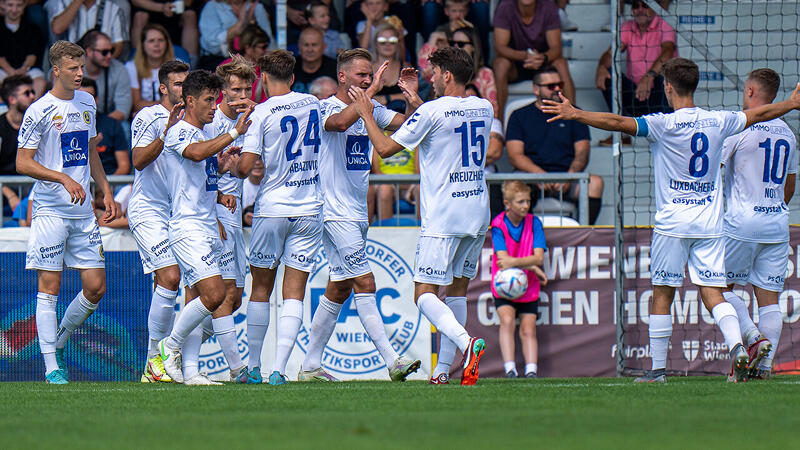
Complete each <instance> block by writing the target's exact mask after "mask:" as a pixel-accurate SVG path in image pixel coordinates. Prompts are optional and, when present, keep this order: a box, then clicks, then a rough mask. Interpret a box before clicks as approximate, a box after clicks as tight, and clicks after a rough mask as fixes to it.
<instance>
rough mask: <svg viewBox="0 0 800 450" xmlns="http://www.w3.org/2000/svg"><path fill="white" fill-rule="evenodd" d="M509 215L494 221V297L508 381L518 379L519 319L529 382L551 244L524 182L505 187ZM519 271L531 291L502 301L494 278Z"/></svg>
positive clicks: (534, 366)
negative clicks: (516, 343) (506, 271)
mask: <svg viewBox="0 0 800 450" xmlns="http://www.w3.org/2000/svg"><path fill="white" fill-rule="evenodd" d="M502 189H503V205H504V206H505V211H503V212H501V213H500V214H499V215H497V216H496V217H495V218H494V219H493V220H492V247H494V254H493V255H492V283H491V286H492V294H493V296H494V306H495V308H496V309H497V315H498V316H500V330H499V334H500V336H499V338H500V339H499V340H500V353H501V355H502V356H503V369H504V370H505V372H506V378H517V376H518V375H517V364H516V362H515V359H516V358H515V354H516V353H515V352H514V331H515V328H516V325H517V323H516V322H517V318H519V336H520V340H521V341H522V355H523V357H524V358H525V378H536V373H537V369H538V367H537V362H538V359H539V357H538V356H539V355H538V353H539V344H538V342H537V341H536V319H537V318H538V317H539V290H540V289H541V286H544V285H545V284H547V276H546V275H545V273H544V271H543V270H542V268H541V266H542V263H543V261H544V252H546V251H547V242H546V241H545V237H544V227H542V221H541V220H539V218H538V217H534V216H533V215H532V214H530V210H531V188H530V187H528V185H526V184H525V183H523V182H521V181H506V182H504V183H503V188H502ZM512 267H516V268H519V269H522V270H524V271H525V273H526V275H527V276H528V290H527V291H526V292H525V294H523V295H522V297H520V298H516V299H507V298H503V297H501V296H500V295H499V294H498V293H497V291H495V289H494V277H495V275H497V272H498V271H500V270H503V269H509V268H512Z"/></svg>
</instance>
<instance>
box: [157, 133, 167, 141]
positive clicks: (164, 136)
mask: <svg viewBox="0 0 800 450" xmlns="http://www.w3.org/2000/svg"><path fill="white" fill-rule="evenodd" d="M158 138H159V139H161V142H166V139H167V132H166V131H165V132H163V133H161V136H159V137H158Z"/></svg>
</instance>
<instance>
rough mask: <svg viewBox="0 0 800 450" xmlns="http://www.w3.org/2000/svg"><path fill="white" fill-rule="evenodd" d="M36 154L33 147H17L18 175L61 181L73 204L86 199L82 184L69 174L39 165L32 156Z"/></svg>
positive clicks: (55, 181)
mask: <svg viewBox="0 0 800 450" xmlns="http://www.w3.org/2000/svg"><path fill="white" fill-rule="evenodd" d="M34 156H36V149H35V148H20V149H17V160H16V164H17V173H19V174H20V175H27V176H29V177H31V178H35V179H37V180H43V181H52V182H54V183H61V184H62V185H63V186H64V189H66V190H67V192H69V196H70V201H71V202H72V203H73V204H80V205H82V204H83V201H84V200H86V192H85V191H84V190H83V186H81V185H80V183H78V182H77V181H75V180H73V179H72V178H70V176H69V175H67V174H64V173H61V172H56V171H55V170H50V169H48V168H47V167H45V166H43V165H41V164H40V163H38V162H37V161H36V160H34V159H33V157H34Z"/></svg>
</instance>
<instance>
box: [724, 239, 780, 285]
mask: <svg viewBox="0 0 800 450" xmlns="http://www.w3.org/2000/svg"><path fill="white" fill-rule="evenodd" d="M788 264H789V243H788V242H781V243H778V244H759V243H757V242H747V241H740V240H739V239H736V238H732V237H728V238H725V269H727V278H728V284H733V283H736V284H739V285H742V286H744V285H746V284H747V283H751V284H752V285H753V286H758V287H760V288H761V289H765V290H767V291H772V292H782V291H783V282H784V279H785V278H786V269H787V267H788Z"/></svg>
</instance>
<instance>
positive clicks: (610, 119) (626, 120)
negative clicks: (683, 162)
mask: <svg viewBox="0 0 800 450" xmlns="http://www.w3.org/2000/svg"><path fill="white" fill-rule="evenodd" d="M559 96H560V97H561V102H560V103H559V102H556V101H553V100H547V99H544V100H542V102H543V103H544V106H543V107H542V112H544V113H546V114H554V115H555V116H554V117H551V118H549V119H547V122H548V123H550V122H554V121H556V120H559V119H563V120H577V121H578V122H580V123H583V124H586V125H589V126H591V127H595V128H600V129H603V130H608V131H621V132H623V133H626V134H630V135H631V136H633V135H635V134H636V120H635V119H634V118H633V117H626V116H620V115H617V114H612V113H600V112H592V111H584V110H582V109H578V108H576V107H574V106H573V105H572V103H570V101H569V100H567V99H566V98H565V97H564V96H563V95H562V94H559ZM776 117H777V116H776Z"/></svg>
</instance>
